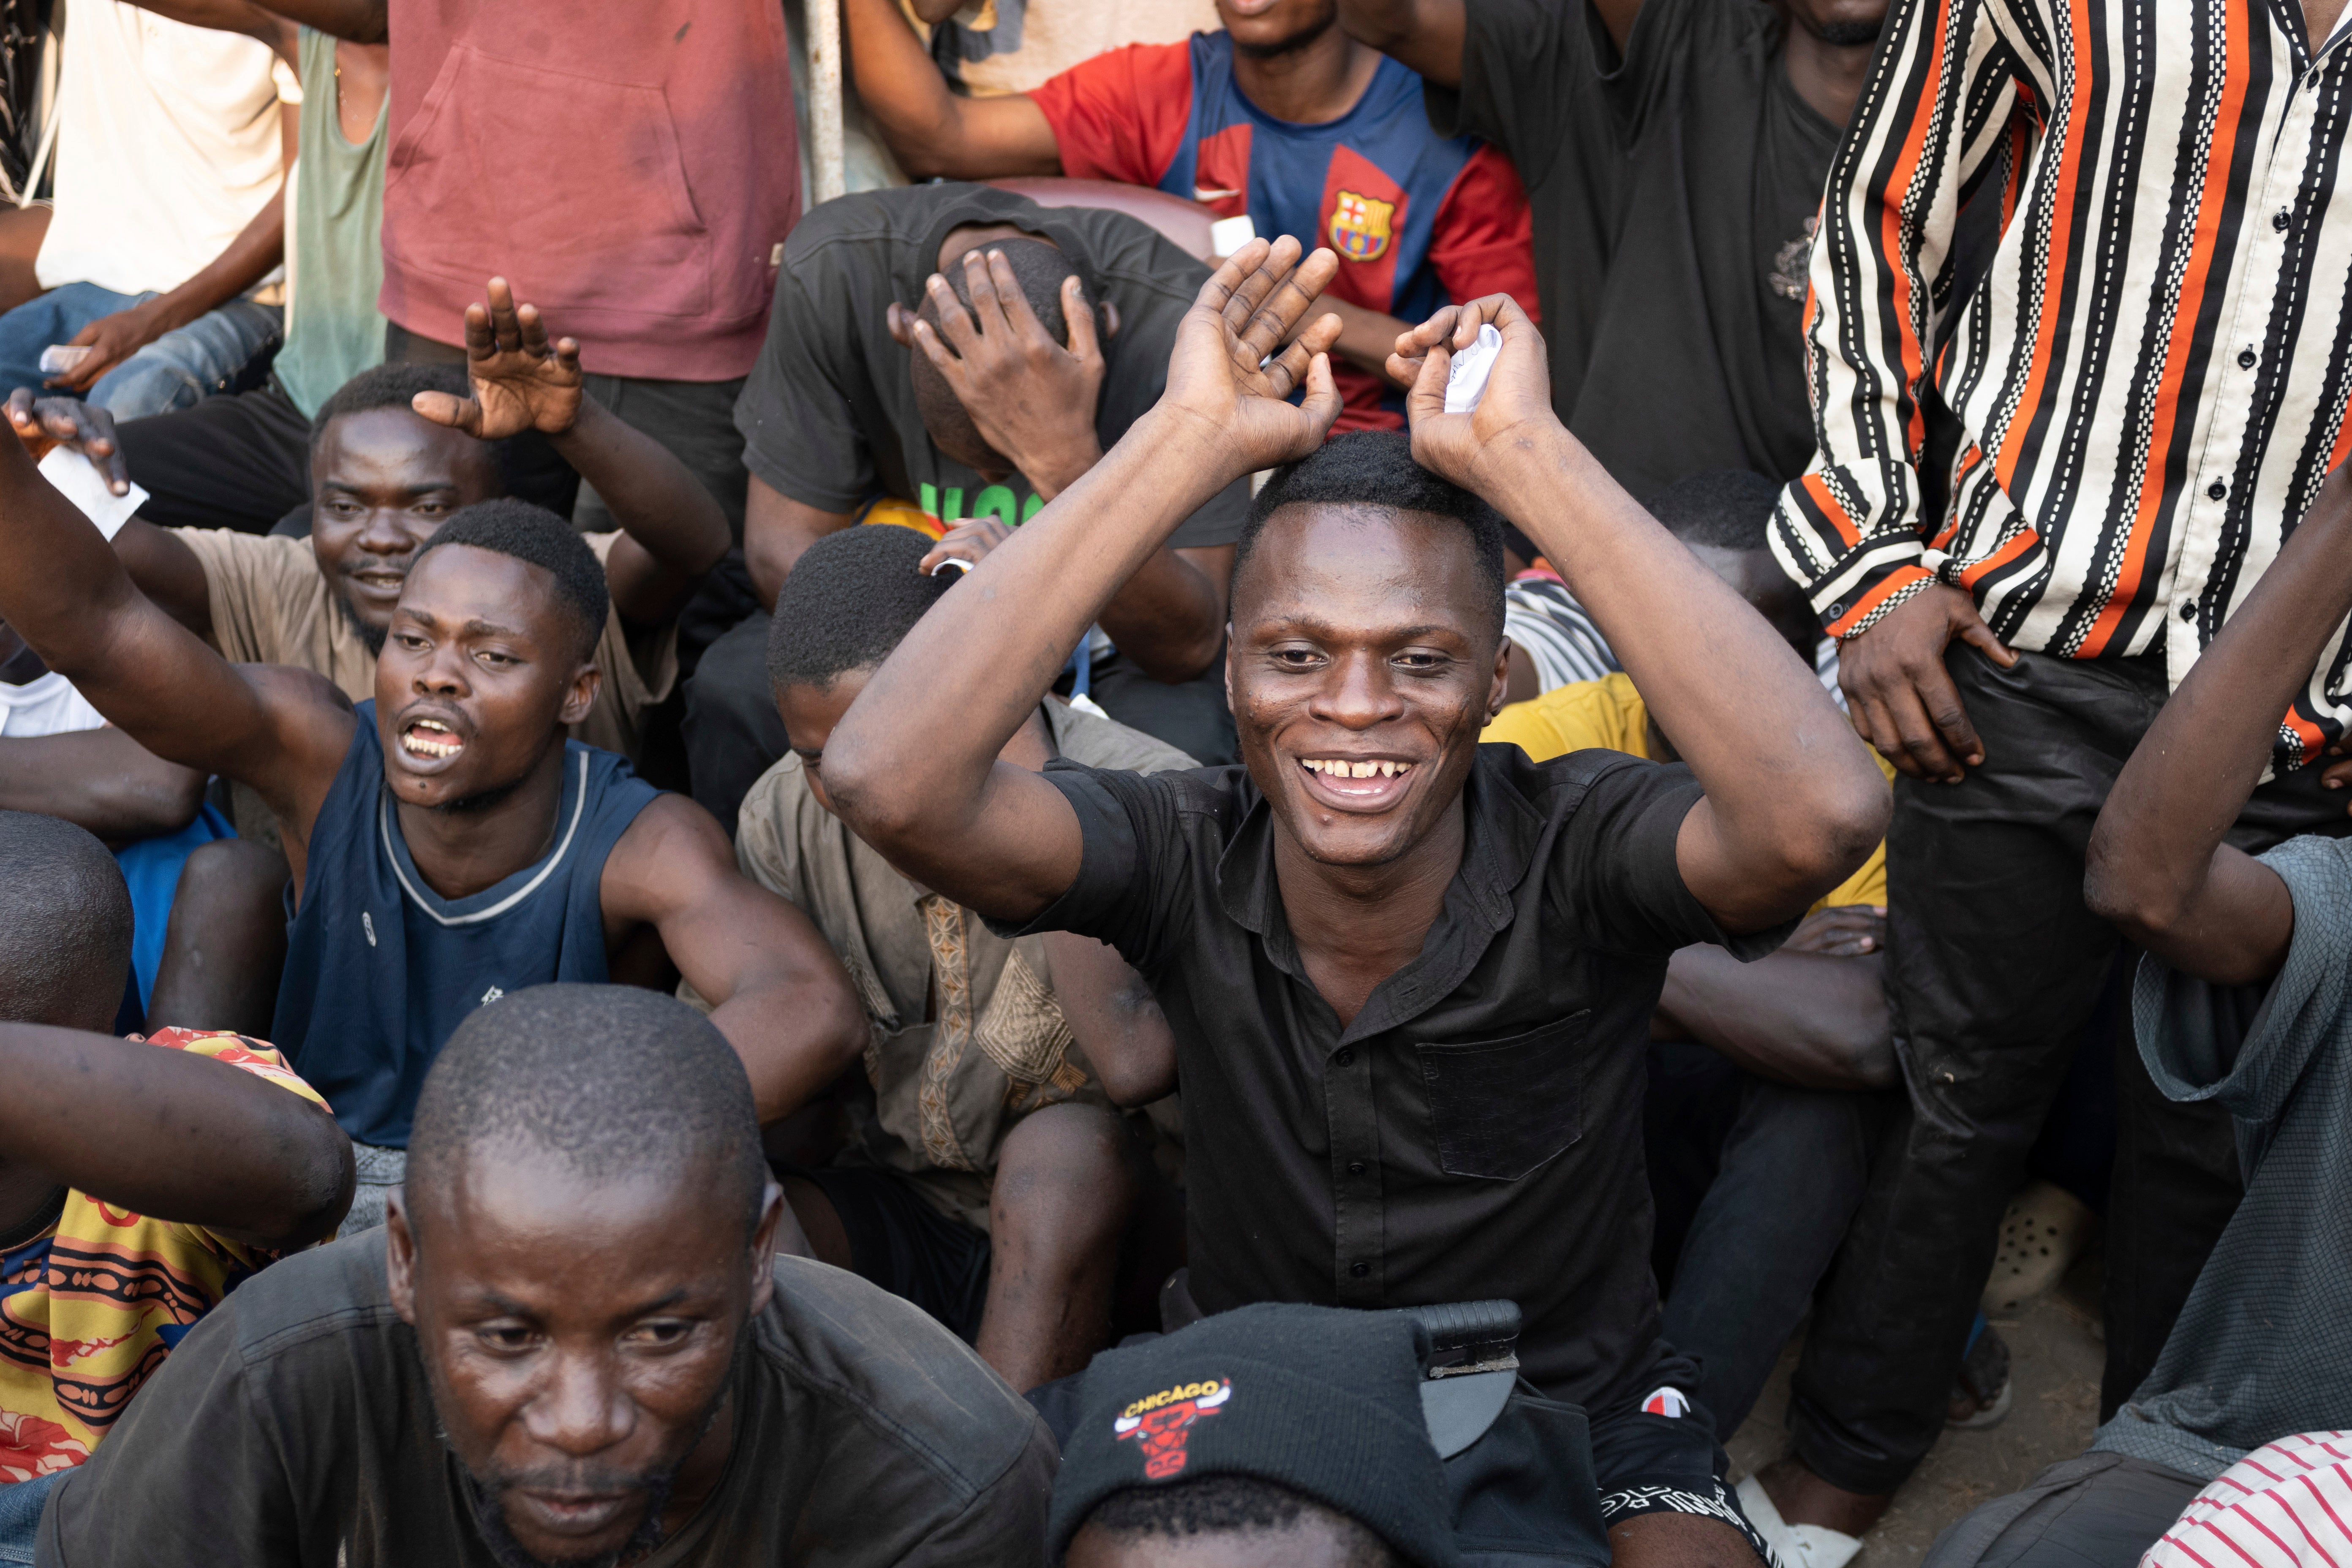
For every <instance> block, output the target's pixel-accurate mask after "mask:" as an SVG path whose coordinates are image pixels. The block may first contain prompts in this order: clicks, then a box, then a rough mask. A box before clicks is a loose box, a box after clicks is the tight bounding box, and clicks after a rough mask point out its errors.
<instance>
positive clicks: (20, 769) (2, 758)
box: [0, 728, 205, 844]
mask: <svg viewBox="0 0 2352 1568" xmlns="http://www.w3.org/2000/svg"><path fill="white" fill-rule="evenodd" d="M204 794H205V775H204V774H202V773H198V772H196V771H195V770H194V769H193V768H184V767H181V766H179V765H178V764H177V763H167V762H165V761H164V760H163V758H161V757H159V756H157V755H155V754H154V753H153V752H150V751H148V750H147V749H146V748H145V747H144V746H142V745H141V744H139V742H136V741H134V740H132V739H131V737H130V736H128V735H126V734H124V733H123V732H122V731H120V730H116V729H111V728H109V729H102V730H84V731H79V732H77V733H74V734H69V735H40V736H18V737H0V811H31V812H37V813H39V814H40V815H41V816H58V817H63V818H64V819H65V820H66V821H68V822H70V823H73V824H74V825H76V826H79V827H82V828H86V829H88V830H89V832H91V833H94V834H96V835H97V836H98V837H100V838H103V839H105V840H107V841H108V842H109V843H110V844H122V843H127V842H129V841H130V840H131V839H134V838H147V837H153V836H155V835H157V834H162V833H177V832H178V831H179V830H180V829H182V828H183V827H185V826H187V825H188V824H189V823H190V822H192V821H194V820H195V816H196V811H197V808H198V807H199V806H201V805H203V804H204Z"/></svg>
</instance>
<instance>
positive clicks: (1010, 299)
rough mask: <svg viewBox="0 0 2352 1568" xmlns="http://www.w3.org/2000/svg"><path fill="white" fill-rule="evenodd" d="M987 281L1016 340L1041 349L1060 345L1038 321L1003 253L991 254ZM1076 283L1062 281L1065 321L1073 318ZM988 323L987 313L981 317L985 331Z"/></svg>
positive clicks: (1043, 323) (1070, 279) (1019, 280)
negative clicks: (1024, 341) (1071, 296)
mask: <svg viewBox="0 0 2352 1568" xmlns="http://www.w3.org/2000/svg"><path fill="white" fill-rule="evenodd" d="M988 281H989V285H990V287H989V295H990V297H991V298H992V300H995V301H996V303H997V307H998V309H999V310H1000V311H1001V312H1002V315H1003V321H1004V324H1005V326H1007V327H1008V328H1010V329H1012V331H1013V334H1014V336H1015V337H1016V338H1019V339H1025V340H1027V341H1028V342H1031V343H1032V344H1034V345H1037V346H1040V347H1055V346H1058V345H1056V344H1055V342H1054V334H1053V333H1051V332H1049V331H1046V330H1045V322H1043V321H1039V320H1038V319H1037V312H1036V311H1035V310H1033V309H1031V308H1030V305H1029V295H1028V293H1027V291H1026V290H1024V289H1023V288H1022V287H1021V279H1018V278H1016V277H1014V276H1013V263H1011V262H1010V261H1007V260H1005V259H1004V252H1003V251H1001V250H992V251H990V252H989V253H988ZM1076 281H1077V279H1076V278H1066V279H1063V280H1062V316H1063V319H1064V321H1067V320H1068V318H1069V315H1070V306H1069V301H1070V295H1071V290H1072V286H1073V285H1074V284H1075V283H1076ZM989 320H990V318H989V317H988V316H987V315H985V314H983V315H982V317H981V325H982V329H983V330H985V328H986V327H987V325H988V322H989Z"/></svg>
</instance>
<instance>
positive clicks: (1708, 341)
mask: <svg viewBox="0 0 2352 1568" xmlns="http://www.w3.org/2000/svg"><path fill="white" fill-rule="evenodd" d="M1465 3H1466V19H1467V23H1468V26H1467V30H1466V34H1465V39H1464V43H1463V49H1462V86H1461V89H1460V90H1459V91H1458V92H1454V91H1448V90H1446V89H1441V88H1437V87H1431V88H1429V89H1427V98H1428V102H1429V111H1430V119H1431V121H1433V123H1434V124H1435V125H1436V127H1437V129H1438V130H1439V132H1442V133H1444V134H1446V135H1454V134H1458V133H1461V132H1468V133H1470V134H1473V135H1476V136H1483V137H1485V138H1486V139H1487V140H1488V141H1491V142H1496V143H1497V144H1498V145H1500V146H1501V147H1502V148H1503V149H1504V151H1506V152H1507V153H1509V154H1510V155H1511V160H1512V162H1514V163H1517V165H1518V169H1519V175H1520V177H1521V178H1522V179H1523V180H1525V181H1526V182H1527V187H1528V206H1529V207H1530V209H1531V210H1532V212H1533V216H1534V226H1535V258H1536V282H1537V288H1538V290H1539V291H1540V292H1541V294H1542V298H1543V325H1544V337H1545V340H1546V341H1547V342H1549V344H1550V348H1551V387H1552V403H1553V406H1554V407H1555V408H1557V409H1558V410H1559V416H1560V418H1561V420H1562V421H1563V422H1564V423H1566V425H1567V426H1568V427H1569V428H1570V430H1571V431H1573V432H1575V434H1576V436H1577V438H1578V439H1580V440H1581V441H1582V442H1583V443H1584V444H1585V445H1586V446H1587V447H1591V450H1592V453H1593V456H1595V457H1596V458H1600V460H1601V463H1602V465H1603V466H1604V467H1606V468H1608V469H1609V471H1610V473H1611V474H1612V475H1613V476H1614V477H1615V478H1616V479H1617V481H1618V482H1619V483H1620V484H1622V485H1623V486H1624V487H1625V488H1626V489H1628V490H1630V491H1632V492H1633V495H1634V497H1635V498H1636V499H1638V500H1647V499H1649V497H1651V496H1652V495H1654V494H1655V493H1656V492H1657V491H1658V490H1660V489H1664V488H1665V487H1666V486H1667V485H1670V484H1672V483H1673V482H1674V481H1675V480H1676V479H1681V478H1684V477H1685V476H1687V475H1690V474H1696V473H1705V472H1708V471H1710V470H1714V469H1718V468H1752V469H1754V470H1756V471H1757V472H1759V473H1761V474H1763V475H1766V476H1767V477H1768V478H1770V479H1780V480H1788V479H1795V478H1796V477H1797V476H1798V475H1799V474H1801V473H1802V472H1803V471H1804V468H1805V465H1806V464H1807V463H1808V462H1809V461H1811V458H1812V454H1813V425H1812V415H1811V408H1810V405H1809V403H1808V401H1807V394H1806V386H1805V364H1804V338H1803V323H1802V316H1803V308H1804V297H1805V274H1806V268H1807V266H1808V264H1809V260H1810V257H1811V237H1812V227H1813V223H1814V219H1815V218H1816V216H1817V215H1818V214H1819V211H1820V208H1821V203H1822V185H1823V184H1824V183H1825V182H1826V181H1827V179H1828V176H1829V167H1830V159H1831V157H1832V154H1833V153H1835V152H1836V151H1837V143H1838V136H1839V128H1838V127H1837V126H1835V125H1832V124H1831V123H1830V122H1829V121H1826V120H1824V119H1822V116H1821V115H1820V113H1819V112H1818V111H1816V110H1814V109H1813V108H1812V106H1811V105H1810V104H1808V103H1806V102H1805V101H1804V100H1803V99H1801V97H1799V96H1798V94H1797V90H1796V89H1795V88H1794V87H1792V86H1791V85H1790V81H1789V72H1788V68H1787V64H1786V62H1785V60H1784V59H1783V58H1782V51H1781V47H1780V43H1781V37H1782V28H1783V24H1782V23H1781V21H1780V18H1779V16H1778V15H1777V14H1776V12H1775V11H1774V9H1773V7H1771V6H1769V5H1762V4H1759V3H1758V0H1647V3H1646V4H1645V5H1643V7H1642V11H1641V15H1640V16H1639V17H1638V18H1637V19H1636V20H1635V22H1634V25H1633V32H1632V33H1631V34H1629V35H1628V36H1627V38H1626V44H1625V50H1624V54H1623V57H1622V58H1620V57H1619V55H1618V52H1617V48H1616V46H1615V45H1614V44H1613V43H1612V42H1611V40H1610V37H1609V35H1608V32H1607V30H1606V29H1605V28H1604V27H1603V26H1601V18H1600V16H1598V14H1596V13H1595V12H1594V11H1593V9H1592V8H1591V5H1589V4H1588V3H1587V0H1465Z"/></svg>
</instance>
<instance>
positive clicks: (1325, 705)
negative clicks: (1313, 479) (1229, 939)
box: [1225, 504, 1509, 867]
mask: <svg viewBox="0 0 2352 1568" xmlns="http://www.w3.org/2000/svg"><path fill="white" fill-rule="evenodd" d="M1494 597H1495V595H1494V590H1493V588H1492V586H1491V584H1489V583H1488V581H1487V580H1486V577H1485V576H1484V575H1483V574H1482V573H1481V571H1480V569H1479V564H1478V562H1477V558H1476V556H1475V552H1474V549H1473V547H1472V545H1471V542H1470V539H1469V535H1468V532H1467V531H1466V530H1465V528H1464V527H1463V525H1462V524H1460V523H1459V522H1456V521H1454V520H1452V519H1450V518H1443V517H1432V516H1429V515H1427V514H1424V513H1422V512H1410V511H1398V510H1390V509H1386V508H1380V507H1369V506H1360V505H1353V506H1337V505H1328V504H1297V505H1290V506H1285V507H1282V508H1280V509H1279V510H1276V511H1275V512H1274V514H1273V515H1272V516H1270V517H1268V518H1267V519H1266V521H1265V528H1264V531H1262V532H1261V533H1260V534H1259V535H1258V538H1257V540H1256V542H1255V545H1254V546H1253V548H1252V550H1251V552H1250V554H1249V556H1248V557H1247V559H1246V560H1245V562H1244V563H1243V566H1242V568H1241V570H1240V571H1239V572H1237V573H1236V574H1235V576H1234V609H1233V646H1232V647H1231V650H1230V651H1229V653H1228V654H1227V657H1226V664H1225V689H1226V695H1227V698H1228V700H1230V701H1231V703H1232V705H1233V710H1234V725H1235V727H1236V729H1237V730H1238V731H1239V733H1240V738H1241V750H1242V758H1243V760H1244V762H1245V763H1247V764H1248V766H1249V770H1250V777H1251V778H1252V780H1254V781H1255V783H1256V784H1257V786H1258V788H1260V789H1261V790H1263V791H1265V795H1266V797H1267V800H1268V803H1269V804H1270V805H1271V806H1272V807H1273V810H1274V812H1275V814H1276V818H1277V820H1278V822H1279V823H1280V825H1281V826H1282V828H1283V830H1284V832H1285V834H1286V836H1287V837H1291V838H1292V839H1293V840H1294V841H1295V842H1296V843H1297V846H1298V847H1299V848H1300V849H1301V850H1303V851H1304V852H1305V853H1306V855H1307V858H1310V859H1312V860H1314V861H1316V862H1318V863H1320V864H1323V865H1327V866H1357V867H1373V866H1382V865H1387V864H1389V863H1391V862H1393V861H1396V860H1399V859H1401V858H1403V857H1405V856H1406V855H1408V854H1410V853H1411V852H1412V850H1413V849H1414V848H1415V847H1419V846H1420V845H1422V844H1423V842H1425V841H1426V840H1428V839H1429V838H1430V837H1431V835H1432V834H1433V832H1434V831H1436V830H1437V829H1438V828H1439V827H1440V826H1442V825H1443V824H1444V822H1445V821H1446V820H1447V818H1448V816H1449V814H1451V813H1453V812H1454V808H1455V803H1456V802H1457V801H1458V799H1459V798H1460V796H1461V793H1462V783H1463V779H1464V778H1465V776H1466V775H1467V773H1469V770H1470V763H1471V759H1472V758H1473V757H1474V756H1475V754H1476V751H1477V744H1478V731H1480V729H1481V728H1483V727H1484V726H1485V724H1486V721H1487V719H1488V718H1489V717H1490V716H1491V715H1492V714H1493V712H1494V711H1495V710H1496V709H1497V708H1499V707H1500V706H1501V703H1502V700H1503V690H1504V684H1505V682H1506V680H1507V677H1508V673H1509V667H1508V665H1507V663H1506V662H1505V660H1504V657H1503V641H1502V624H1501V613H1500V610H1499V607H1498V606H1496V605H1495V604H1494V602H1493V601H1494Z"/></svg>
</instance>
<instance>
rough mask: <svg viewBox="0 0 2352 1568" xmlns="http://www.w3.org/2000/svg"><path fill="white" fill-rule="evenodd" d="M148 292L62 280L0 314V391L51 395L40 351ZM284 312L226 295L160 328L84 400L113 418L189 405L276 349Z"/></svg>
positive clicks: (69, 339)
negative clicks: (214, 305) (190, 317)
mask: <svg viewBox="0 0 2352 1568" xmlns="http://www.w3.org/2000/svg"><path fill="white" fill-rule="evenodd" d="M154 297H155V296H154V295H152V294H118V293H116V292H115V291H114V290H113V289H101V288H100V287H99V286H98V285H97V284H95V283H66V284H61V285H60V286H58V288H55V289H50V290H49V291H48V292H47V293H46V294H43V295H40V296H39V297H37V298H36V299H32V300H26V301H25V303H23V304H21V305H19V306H17V307H16V309H15V310H11V311H9V312H8V313H7V314H6V315H5V316H0V396H5V395H7V394H8V393H10V392H13V391H15V390H16V388H17V387H20V386H29V387H31V388H32V389H33V390H34V391H35V392H36V393H37V394H40V395H43V396H55V395H57V394H56V393H55V391H54V390H53V389H50V388H47V387H44V386H43V385H42V384H41V383H42V382H43V381H45V380H47V377H46V376H44V375H43V374H41V351H42V350H43V349H45V348H47V347H48V346H49V345H50V344H51V343H65V342H72V341H73V338H74V334H75V333H77V332H79V331H81V330H82V329H83V328H84V327H87V326H88V325H89V324H90V323H91V322H92V321H97V320H98V319H99V318H100V316H110V315H112V314H114V312H115V311H117V310H129V309H130V308H131V306H133V305H136V304H138V303H140V302H141V301H142V300H152V299H153V298H154ZM285 331H286V327H285V312H284V311H283V310H279V309H278V307H277V306H275V305H257V304H255V303H254V302H253V301H252V300H230V301H229V302H228V303H227V304H226V305H223V306H221V307H220V308H219V309H218V310H213V311H211V312H209V313H207V314H205V315H202V316H199V317H197V318H196V319H195V320H194V321H190V322H189V323H188V324H187V325H186V326H184V327H181V328H179V329H177V330H176V331H169V332H165V333H164V334H163V336H162V337H160V338H157V339H156V340H155V341H154V342H152V343H149V344H148V345H147V346H146V347H145V348H143V349H141V350H140V351H139V352H138V353H135V354H132V355H131V357H130V358H129V359H127V360H124V361H123V362H122V363H121V364H118V365H116V366H115V367H114V368H113V369H112V370H110V371H108V372H107V373H106V374H104V375H102V376H100V377H99V378H98V384H97V385H95V386H93V387H91V388H90V389H89V401H90V402H92V403H94V404H96V405H99V406H100V408H104V409H108V410H110V411H111V412H112V414H113V415H114V417H115V418H116V419H117V420H118V421H120V420H124V419H141V418H144V417H145V416H148V415H150V414H168V413H170V412H171V411H172V410H173V409H175V408H189V407H193V406H194V405H196V404H197V403H198V402H200V401H202V400H203V399H205V398H206V397H209V396H211V395H213V394H214V393H215V392H220V391H224V390H226V387H227V384H228V383H230V382H231V381H233V380H235V379H236V375H237V373H238V372H240V371H242V370H244V369H245V367H246V366H247V365H248V364H250V363H253V361H254V360H255V359H257V358H258V357H259V356H260V355H261V354H263V353H267V352H268V351H269V350H270V349H273V348H275V347H276V346H277V345H278V342H279V341H280V340H281V339H282V338H283V337H284V336H285Z"/></svg>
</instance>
